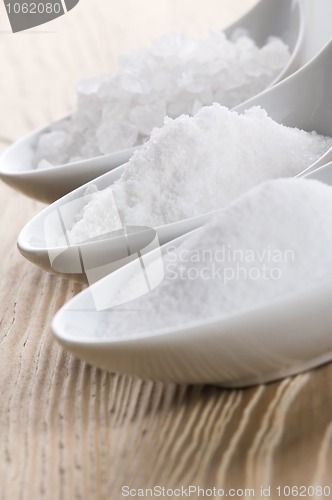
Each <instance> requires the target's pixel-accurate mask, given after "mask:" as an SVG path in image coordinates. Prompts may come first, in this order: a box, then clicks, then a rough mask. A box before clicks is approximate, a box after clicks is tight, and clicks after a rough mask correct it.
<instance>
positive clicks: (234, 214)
mask: <svg viewBox="0 0 332 500" xmlns="http://www.w3.org/2000/svg"><path fill="white" fill-rule="evenodd" d="M331 213H332V188H331V187H329V186H327V185H325V184H323V183H320V182H318V181H314V180H305V179H278V180H274V181H268V182H266V183H263V184H261V185H260V186H258V187H256V188H254V189H252V190H250V191H249V192H248V193H246V194H244V195H243V196H241V197H240V198H238V199H237V200H236V201H235V202H234V203H232V204H231V205H229V206H228V207H227V208H226V209H225V210H224V211H222V212H220V213H218V215H217V216H215V218H214V219H212V220H211V221H210V222H209V223H208V224H207V225H206V226H204V227H203V228H201V229H199V230H197V231H196V232H195V233H192V234H191V235H188V236H187V238H186V239H185V241H184V242H182V244H181V245H180V246H176V245H172V244H170V246H169V248H168V252H167V253H166V254H165V255H164V257H163V264H164V270H165V277H164V280H163V281H162V282H161V284H160V285H159V286H158V287H157V288H155V289H154V290H153V291H151V292H149V293H147V294H146V295H144V296H142V297H140V298H138V299H135V300H133V301H131V302H128V303H127V304H122V305H121V306H116V307H114V308H112V309H110V311H111V314H109V315H107V316H106V320H101V322H100V323H99V325H98V329H97V331H95V334H96V335H97V336H112V337H117V336H135V335H148V334H149V333H155V332H158V331H160V330H164V329H168V328H174V327H179V326H183V325H190V324H192V323H193V322H195V321H202V320H212V319H215V318H223V317H226V316H229V315H232V314H236V313H241V312H244V311H246V310H250V309H252V308H257V307H261V306H264V304H267V303H271V302H273V301H274V300H276V299H281V298H287V297H291V296H293V295H294V294H297V293H301V292H305V291H308V290H309V289H310V288H312V287H316V286H319V285H321V284H324V282H327V281H328V280H331V277H332V252H331V248H332V218H331ZM147 275H149V271H148V272H147ZM126 287H127V288H129V289H130V290H131V292H132V291H133V290H134V288H135V275H133V277H132V279H131V280H129V281H128V283H127V284H126ZM123 293H125V290H120V295H121V294H123ZM102 318H103V316H102Z"/></svg>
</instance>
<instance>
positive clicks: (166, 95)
mask: <svg viewBox="0 0 332 500" xmlns="http://www.w3.org/2000/svg"><path fill="white" fill-rule="evenodd" d="M241 33H242V34H238V35H236V34H235V36H234V38H233V39H232V40H228V39H227V38H226V36H225V34H224V33H223V32H221V31H217V32H212V33H210V34H209V35H208V36H207V37H206V38H203V39H195V38H191V37H188V36H185V35H182V34H180V33H170V34H167V35H165V36H163V37H161V38H158V39H157V40H155V41H154V42H153V44H152V47H151V48H150V49H149V50H148V49H139V50H134V51H132V52H130V53H128V54H126V55H124V56H122V57H121V58H120V61H119V63H120V69H119V71H118V72H117V73H116V74H114V75H110V76H105V77H102V78H95V79H91V80H87V81H83V82H81V83H80V84H79V85H78V87H77V93H78V103H77V110H76V112H75V113H74V114H73V115H72V117H71V118H70V119H69V120H66V121H64V122H61V123H58V124H57V125H54V126H53V127H51V128H50V130H49V131H48V132H47V133H44V134H42V135H41V136H40V138H39V141H38V143H37V145H36V153H35V160H36V164H38V168H45V167H50V166H52V165H60V164H64V163H67V162H72V161H77V160H80V159H83V158H90V157H94V156H98V155H102V154H106V153H112V152H114V151H120V150H122V149H126V148H130V147H133V146H136V145H139V144H142V143H143V142H145V141H146V140H147V138H148V137H149V135H150V133H151V131H152V129H153V128H154V127H160V126H161V125H162V124H163V120H164V117H165V116H166V115H167V116H169V117H171V118H176V117H177V116H179V115H181V114H184V113H185V114H189V115H192V114H195V113H196V112H197V110H198V109H200V108H201V107H202V106H205V105H209V104H212V103H213V102H219V103H222V104H223V105H225V106H227V107H233V106H236V105H237V104H239V103H240V102H243V101H245V100H246V99H248V98H249V97H252V96H253V95H255V94H257V93H259V92H261V91H262V90H264V89H265V88H266V87H267V86H268V85H269V84H270V83H271V82H272V81H273V80H274V79H275V78H276V77H277V75H278V74H279V73H280V71H281V70H282V69H283V68H284V67H285V65H286V63H287V61H288V60H289V57H290V53H289V50H288V47H287V46H286V45H285V44H284V43H283V42H282V40H280V39H278V38H270V39H269V40H267V42H266V44H265V45H264V46H263V47H258V46H257V45H256V44H255V42H254V41H253V40H252V39H251V38H250V37H249V36H246V35H243V32H241Z"/></svg>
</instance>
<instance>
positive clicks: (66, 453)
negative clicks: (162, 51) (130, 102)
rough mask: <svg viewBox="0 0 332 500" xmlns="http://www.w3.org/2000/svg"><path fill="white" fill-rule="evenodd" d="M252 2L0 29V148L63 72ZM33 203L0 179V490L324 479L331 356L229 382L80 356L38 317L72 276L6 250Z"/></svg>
mask: <svg viewBox="0 0 332 500" xmlns="http://www.w3.org/2000/svg"><path fill="white" fill-rule="evenodd" d="M252 3H253V2H252V1H250V0H242V1H241V0H237V1H234V0H232V1H230V0H228V1H226V0H223V1H222V0H209V2H208V1H205V2H203V1H201V2H200V1H198V0H195V1H194V0H191V1H190V2H189V1H187V0H186V1H185V0H183V2H182V3H180V2H177V1H175V0H164V1H161V0H160V1H158V2H156V5H155V6H154V7H153V8H152V7H151V2H148V0H144V1H143V0H142V1H141V2H136V1H134V0H126V1H123V2H121V5H118V4H115V3H114V2H111V1H109V2H108V3H107V2H106V0H105V1H104V2H103V1H100V2H99V3H97V2H91V1H90V2H88V0H82V1H81V3H80V6H79V7H77V10H76V11H75V10H73V11H72V13H71V14H70V15H68V16H67V17H66V18H63V19H59V20H58V21H55V22H54V23H52V24H50V26H49V29H50V30H54V33H42V34H40V33H39V34H30V35H28V34H21V35H17V36H16V35H5V34H3V36H2V35H1V34H0V64H1V74H2V76H1V79H0V113H1V115H0V116H1V119H0V120H1V121H0V141H1V148H2V149H3V148H4V147H6V145H7V144H8V143H10V142H11V141H12V140H14V139H15V138H17V137H19V136H20V135H21V134H22V133H25V132H26V131H28V130H30V129H31V128H34V127H36V126H38V125H41V124H43V122H47V121H48V120H51V119H53V118H55V117H56V116H59V115H61V114H63V113H65V112H67V111H68V110H69V109H70V107H71V106H72V105H73V102H74V101H73V95H74V94H73V90H72V88H73V84H74V83H75V81H76V80H78V79H79V78H81V77H83V76H88V75H90V74H91V75H92V74H98V73H102V72H104V71H107V70H109V69H110V68H111V67H112V66H113V65H114V61H115V57H116V55H117V54H118V53H119V52H120V51H122V50H124V49H127V48H129V47H130V46H134V45H139V44H143V43H147V42H148V41H149V39H150V38H151V37H152V36H155V35H157V34H159V33H162V32H163V31H166V30H168V29H171V28H174V27H175V28H182V29H186V30H187V31H189V32H192V33H201V32H203V31H204V30H205V29H206V28H207V27H208V26H212V27H214V26H221V25H224V24H226V23H227V22H228V21H230V20H231V19H232V17H235V16H236V15H238V14H239V13H240V12H241V11H242V10H245V8H246V7H248V6H249V5H251V4H252ZM138 4H140V5H138ZM207 4H209V9H207V8H206V7H207ZM203 6H205V9H203ZM143 7H144V8H143ZM0 27H1V29H5V28H4V27H3V25H1V26H0ZM41 208H42V204H40V203H37V202H35V201H32V200H29V199H27V198H24V197H23V196H22V195H20V194H18V193H15V192H14V191H12V190H11V189H9V188H7V187H6V186H4V185H1V186H0V213H1V238H0V248H1V253H0V255H1V260H0V304H1V309H0V498H1V500H7V499H8V500H12V499H23V500H25V499H27V500H30V499H47V500H49V499H50V500H53V499H54V500H55V499H59V500H60V499H62V500H63V499H66V500H67V499H68V500H79V499H93V500H95V499H98V500H99V499H101V500H104V499H105V500H106V499H112V500H113V499H115V500H118V499H121V498H124V497H122V496H121V487H122V486H123V485H129V486H130V487H132V488H143V487H149V486H152V485H164V486H165V487H167V488H175V487H178V486H180V485H183V486H187V485H190V484H194V485H199V486H200V487H213V486H216V487H219V488H224V489H225V490H226V489H228V488H235V489H238V488H243V489H244V488H255V489H256V493H257V494H256V497H258V496H259V495H258V493H259V488H260V486H262V485H263V486H271V487H272V488H275V487H276V486H277V485H290V486H292V485H311V484H329V485H330V486H331V487H332V365H331V364H329V365H327V366H324V367H321V368H319V369H317V370H314V371H311V372H309V373H306V374H301V375H299V376H297V377H294V378H291V379H286V380H283V381H281V382H278V383H274V384H270V385H266V386H265V385H264V386H259V387H254V388H250V389H246V390H237V391H228V390H223V389H220V388H217V387H209V386H197V387H193V386H177V385H174V384H161V383H153V382H146V381H141V380H135V379H132V378H129V377H124V376H120V375H117V374H111V373H106V372H104V371H101V370H98V369H96V368H94V367H91V366H88V365H86V364H85V363H83V362H81V361H79V360H77V359H75V358H73V357H72V356H71V355H69V354H67V353H66V352H65V351H64V350H63V349H62V348H61V347H59V346H58V345H57V343H56V342H55V340H54V339H53V338H52V337H51V335H50V329H49V326H50V322H51V319H52V317H53V315H54V313H55V312H56V311H57V310H58V309H59V308H60V307H61V305H62V304H64V303H65V302H66V301H67V300H68V299H69V298H70V297H72V296H73V295H74V294H76V293H78V292H79V291H80V286H79V285H77V284H75V283H73V282H67V281H64V280H61V279H58V278H55V277H53V276H50V275H47V274H45V273H43V272H42V271H41V270H39V269H38V268H36V267H34V266H32V265H31V264H29V263H28V262H26V261H24V259H23V258H22V257H21V256H20V255H19V254H18V252H17V250H16V237H17V234H18V232H19V230H20V229H21V228H22V227H23V225H24V224H25V222H27V221H28V220H29V219H30V218H31V217H32V216H33V215H34V214H35V213H37V212H38V211H39V210H40V209H41ZM191 498H198V497H197V496H192V497H191ZM238 498H240V496H239V495H238ZM270 498H273V499H274V498H278V496H277V495H276V493H275V491H273V492H271V497H270ZM282 498H283V496H282Z"/></svg>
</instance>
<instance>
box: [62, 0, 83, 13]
mask: <svg viewBox="0 0 332 500" xmlns="http://www.w3.org/2000/svg"><path fill="white" fill-rule="evenodd" d="M79 1H80V0H65V4H66V8H67V12H68V11H69V10H71V9H73V8H74V7H75V6H76V5H77V4H78V2H79Z"/></svg>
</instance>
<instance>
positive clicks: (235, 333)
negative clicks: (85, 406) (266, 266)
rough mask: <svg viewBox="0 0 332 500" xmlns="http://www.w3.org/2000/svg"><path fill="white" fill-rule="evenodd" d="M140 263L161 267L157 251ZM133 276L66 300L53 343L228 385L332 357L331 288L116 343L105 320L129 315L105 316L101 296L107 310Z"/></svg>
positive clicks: (122, 275) (129, 268) (170, 376)
mask: <svg viewBox="0 0 332 500" xmlns="http://www.w3.org/2000/svg"><path fill="white" fill-rule="evenodd" d="M197 231H199V229H198V230H197ZM187 237H188V235H185V236H182V237H181V238H179V239H178V240H175V241H173V242H172V243H171V245H172V246H173V245H176V244H179V243H181V241H183V240H184V239H186V238H187ZM169 245H170V244H168V245H166V246H165V247H163V248H162V251H163V252H166V251H167V247H168V246H169ZM145 258H146V260H145V264H146V265H147V266H149V265H150V266H151V264H152V263H157V264H158V263H159V259H160V251H159V250H155V251H153V252H150V253H149V254H147V255H146V256H145ZM133 276H135V277H136V276H137V261H136V263H135V262H131V263H129V264H127V265H126V266H124V267H122V268H121V269H118V270H117V271H115V272H113V273H111V274H110V275H108V276H106V277H104V278H103V279H102V280H100V281H98V282H96V283H95V284H94V285H92V286H91V287H89V288H87V289H86V290H84V291H83V292H81V293H80V294H79V295H77V296H76V297H74V298H73V299H72V300H70V301H69V302H68V303H67V304H66V305H65V306H64V307H63V308H62V309H61V310H60V311H59V312H58V313H57V314H56V316H55V318H54V320H53V323H52V331H53V334H54V335H55V337H56V339H57V340H58V341H59V342H60V343H61V344H62V345H63V346H64V347H65V348H66V349H68V350H69V351H71V352H72V353H73V354H74V355H75V356H78V357H79V358H82V359H84V360H86V361H87V362H88V363H92V364H94V365H97V366H98V367H101V368H106V369H108V370H111V371H116V372H120V373H125V374H129V375H133V376H138V377H141V378H145V379H155V380H163V381H170V382H176V383H212V384H220V385H223V386H226V387H243V386H249V385H253V384H258V383H265V382H270V381H272V380H276V379H279V378H282V377H285V376H289V375H293V374H296V373H299V372H301V371H304V370H307V369H310V368H313V367H315V366H318V365H320V364H322V363H325V362H327V361H329V360H330V359H332V335H331V331H332V314H331V295H332V283H328V284H325V285H321V286H319V287H316V288H313V289H310V290H308V291H306V292H302V293H298V294H294V295H292V296H289V297H285V298H282V299H279V300H275V301H273V302H270V303H268V304H266V305H262V306H259V307H255V308H252V309H250V310H248V311H246V312H241V313H238V314H233V315H230V316H228V317H225V318H220V319H214V320H210V321H196V322H193V323H192V324H188V325H184V326H182V327H177V328H172V329H164V330H159V331H153V328H151V332H150V333H147V334H146V335H141V336H137V337H135V336H132V335H131V331H130V326H129V327H128V332H127V333H126V334H125V336H123V337H121V338H119V337H117V336H116V332H113V331H111V330H110V329H109V327H107V322H108V320H109V319H110V318H111V315H112V314H123V315H124V316H123V320H124V321H126V318H125V314H126V313H125V312H124V311H120V312H119V311H114V310H112V308H110V309H108V310H102V308H100V298H101V297H104V298H106V299H107V303H106V304H105V305H106V306H107V304H112V301H113V300H115V299H116V295H117V293H118V292H119V291H121V290H122V289H123V286H124V285H125V284H126V283H128V281H129V280H130V279H131V278H132V277H133ZM146 291H147V290H146ZM140 292H142V288H140ZM143 293H144V292H143ZM170 314H172V311H170Z"/></svg>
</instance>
